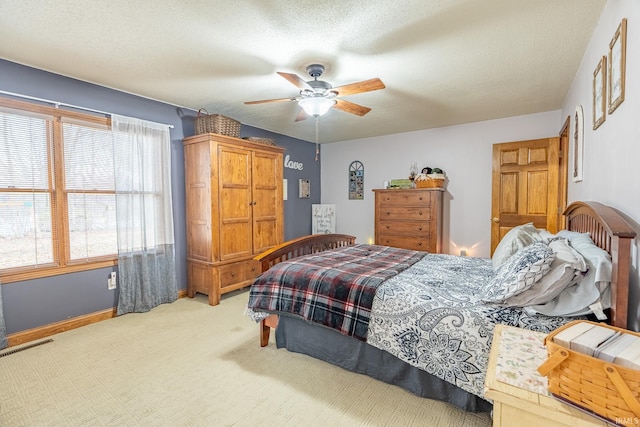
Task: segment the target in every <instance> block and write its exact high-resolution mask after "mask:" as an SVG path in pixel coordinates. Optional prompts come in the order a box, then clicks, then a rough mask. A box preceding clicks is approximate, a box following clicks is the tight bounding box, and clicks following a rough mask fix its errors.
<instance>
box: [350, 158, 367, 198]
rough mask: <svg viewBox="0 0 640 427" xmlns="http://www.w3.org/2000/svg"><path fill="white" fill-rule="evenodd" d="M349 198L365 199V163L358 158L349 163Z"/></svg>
mask: <svg viewBox="0 0 640 427" xmlns="http://www.w3.org/2000/svg"><path fill="white" fill-rule="evenodd" d="M349 199H350V200H363V199H364V165H363V164H362V162H360V161H358V160H354V161H353V162H351V164H350V165H349Z"/></svg>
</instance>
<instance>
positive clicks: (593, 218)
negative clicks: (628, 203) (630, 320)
mask: <svg viewBox="0 0 640 427" xmlns="http://www.w3.org/2000/svg"><path fill="white" fill-rule="evenodd" d="M564 215H565V216H566V228H567V230H571V231H577V232H579V233H589V235H590V236H591V240H593V242H594V243H595V244H596V245H597V246H598V247H600V248H602V249H604V250H605V251H607V252H609V254H610V255H611V263H612V266H611V267H612V268H611V270H612V271H611V319H610V323H611V324H612V325H614V326H617V327H619V328H625V329H626V327H627V316H628V310H629V271H630V267H631V265H630V263H631V241H632V240H633V239H635V237H636V232H635V231H634V230H633V229H632V228H631V226H630V225H629V224H628V223H627V222H626V221H625V220H624V218H623V217H622V215H620V214H619V213H618V212H617V211H616V210H615V209H613V208H611V207H609V206H605V205H603V204H602V203H598V202H573V203H571V204H570V205H569V206H568V207H567V209H565V211H564Z"/></svg>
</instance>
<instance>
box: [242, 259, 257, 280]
mask: <svg viewBox="0 0 640 427" xmlns="http://www.w3.org/2000/svg"><path fill="white" fill-rule="evenodd" d="M259 275H260V263H259V262H258V261H256V260H250V261H245V263H244V279H245V280H253V279H255V278H256V277H258V276H259Z"/></svg>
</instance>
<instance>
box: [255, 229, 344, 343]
mask: <svg viewBox="0 0 640 427" xmlns="http://www.w3.org/2000/svg"><path fill="white" fill-rule="evenodd" d="M355 241H356V238H355V237H354V236H349V235H348V234H313V235H310V236H303V237H299V238H297V239H293V240H289V241H287V242H284V243H282V244H281V245H278V246H275V247H273V248H271V249H269V250H268V251H265V252H263V253H261V254H260V255H258V256H257V257H255V258H254V259H255V260H256V261H259V262H260V266H261V269H262V271H267V270H268V269H270V268H271V267H273V266H274V265H276V264H277V263H279V262H282V261H286V260H288V259H292V258H297V257H299V256H302V255H310V254H315V253H318V252H322V251H326V250H329V249H335V248H340V247H343V246H351V245H353V244H354V243H355ZM277 325H278V316H276V315H273V316H269V317H267V318H266V319H264V320H263V321H261V322H260V346H261V347H265V346H267V345H268V344H269V335H270V331H271V328H275V327H276V326H277Z"/></svg>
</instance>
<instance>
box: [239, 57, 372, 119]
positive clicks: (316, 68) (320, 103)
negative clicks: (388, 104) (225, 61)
mask: <svg viewBox="0 0 640 427" xmlns="http://www.w3.org/2000/svg"><path fill="white" fill-rule="evenodd" d="M306 70H307V73H308V74H309V76H311V77H312V78H313V80H310V81H304V80H303V79H302V78H301V77H299V76H298V75H297V74H292V73H283V72H280V71H278V74H280V75H281V76H282V77H284V78H285V79H286V80H287V81H289V82H290V83H292V84H293V85H294V86H295V87H297V88H298V89H300V95H298V96H296V97H291V98H278V99H264V100H261V101H247V102H245V104H248V105H253V104H265V103H269V102H282V101H297V102H298V104H299V105H300V107H302V110H301V111H300V113H299V114H298V116H297V117H296V120H295V121H296V122H299V121H300V120H304V119H306V118H307V117H309V116H315V117H317V116H321V115H323V114H325V113H326V112H327V111H329V109H330V108H331V107H333V108H336V109H338V110H342V111H346V112H347V113H351V114H356V115H358V116H364V115H365V114H367V113H368V112H369V111H371V108H369V107H364V106H362V105H358V104H354V103H353V102H349V101H345V100H344V99H342V97H343V96H347V95H355V94H357V93H363V92H371V91H373V90H378V89H384V88H385V86H384V83H382V81H381V80H380V79H379V78H377V77H376V78H373V79H369V80H364V81H361V82H357V83H351V84H347V85H344V86H338V87H333V86H331V85H330V84H329V83H328V82H325V81H323V80H318V77H320V76H321V75H322V73H323V72H324V65H321V64H311V65H308V66H307V68H306Z"/></svg>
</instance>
